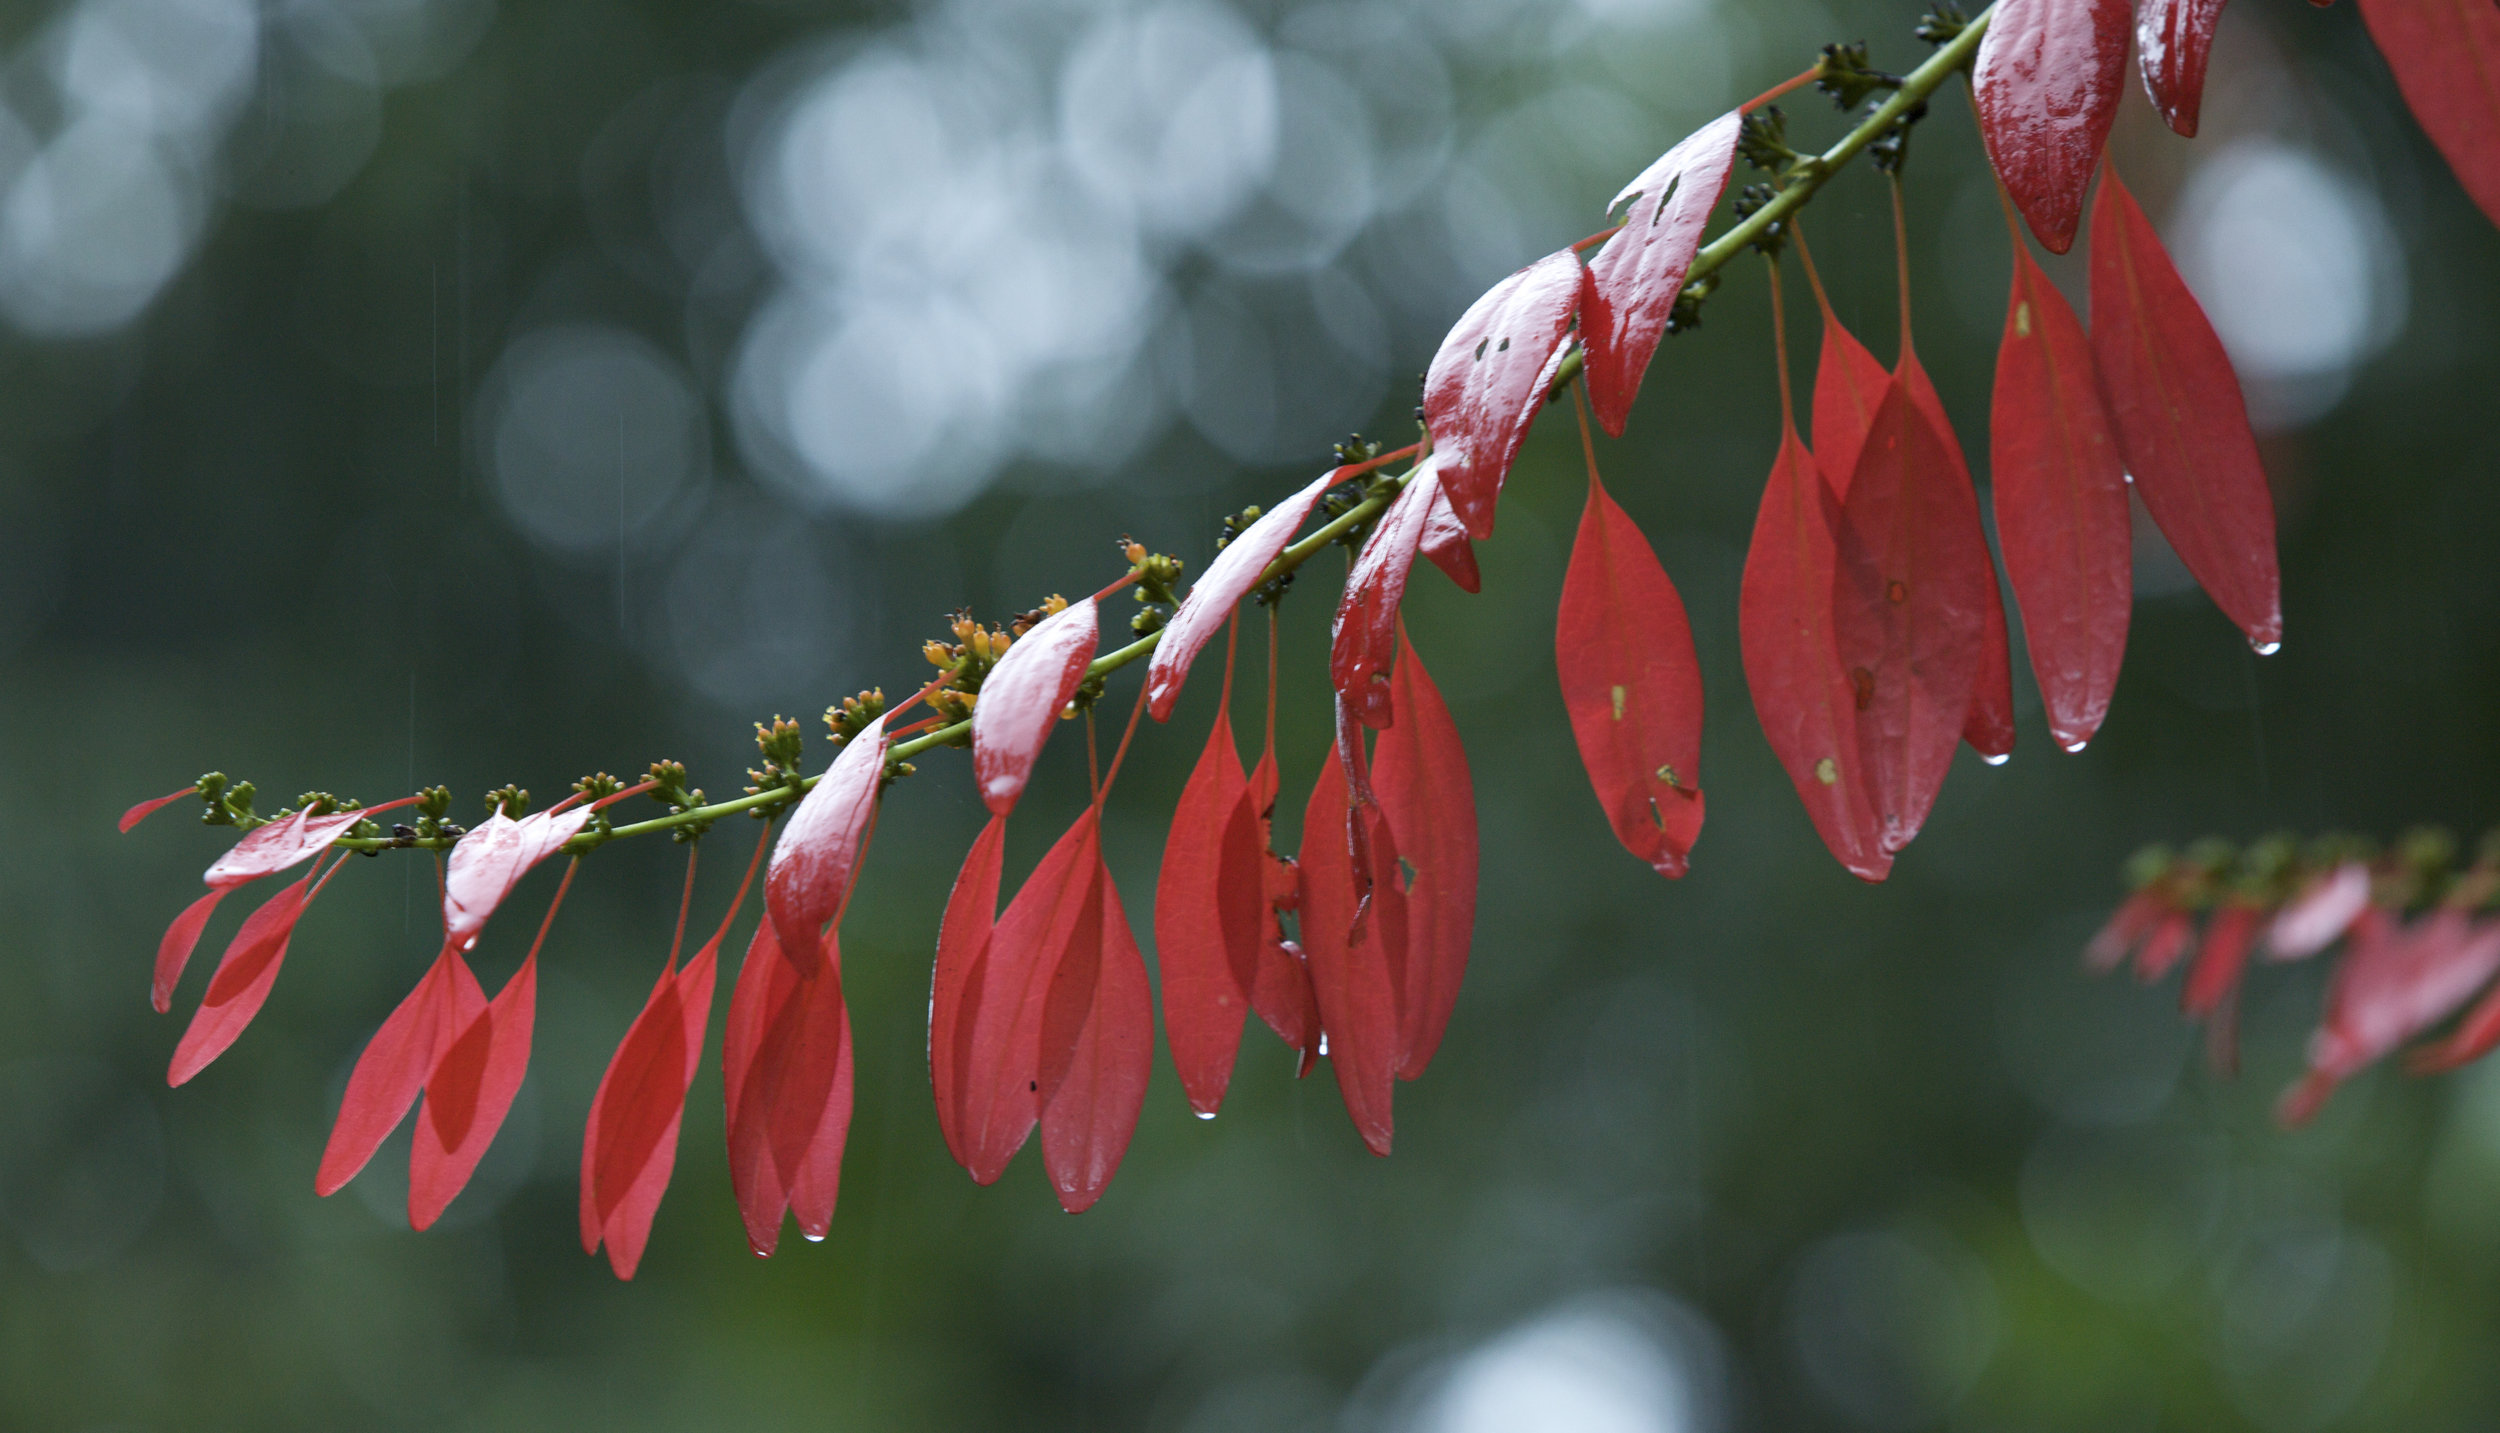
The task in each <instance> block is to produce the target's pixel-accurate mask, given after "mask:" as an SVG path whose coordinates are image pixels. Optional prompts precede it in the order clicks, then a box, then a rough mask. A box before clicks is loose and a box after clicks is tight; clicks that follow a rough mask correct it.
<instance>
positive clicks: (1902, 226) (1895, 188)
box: [1892, 173, 1910, 358]
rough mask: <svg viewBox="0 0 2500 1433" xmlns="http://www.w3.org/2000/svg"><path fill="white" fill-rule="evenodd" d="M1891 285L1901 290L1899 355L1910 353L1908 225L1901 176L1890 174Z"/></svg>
mask: <svg viewBox="0 0 2500 1433" xmlns="http://www.w3.org/2000/svg"><path fill="white" fill-rule="evenodd" d="M1892 269H1893V285H1894V287H1896V288H1898V289H1899V290H1900V291H1901V356H1902V357H1904V358H1907V357H1909V355H1910V225H1909V221H1908V219H1906V218H1904V217H1903V215H1902V212H1901V176H1900V175H1899V174H1897V173H1896V174H1894V175H1893V176H1892Z"/></svg>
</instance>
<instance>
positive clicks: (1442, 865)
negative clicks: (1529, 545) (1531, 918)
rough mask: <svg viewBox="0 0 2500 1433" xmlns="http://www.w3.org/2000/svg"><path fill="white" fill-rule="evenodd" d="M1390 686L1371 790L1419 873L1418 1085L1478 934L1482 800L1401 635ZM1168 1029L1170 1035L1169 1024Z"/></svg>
mask: <svg viewBox="0 0 2500 1433" xmlns="http://www.w3.org/2000/svg"><path fill="white" fill-rule="evenodd" d="M1394 687H1395V700H1396V702H1397V709H1398V723H1397V725H1395V726H1393V727H1391V728H1389V730H1388V731H1386V732H1384V733H1382V734H1381V737H1380V749H1379V751H1378V752H1376V753H1374V755H1375V758H1376V760H1375V761H1374V764H1373V767H1372V785H1373V788H1374V789H1375V790H1376V791H1378V792H1379V794H1380V809H1381V814H1382V815H1383V816H1384V817H1386V818H1387V820H1388V823H1389V832H1390V835H1391V836H1392V837H1393V838H1394V839H1395V840H1396V843H1397V849H1398V852H1399V854H1400V855H1401V856H1402V857H1403V858H1404V860H1405V864H1406V867H1407V868H1408V869H1410V870H1411V871H1412V872H1413V878H1412V879H1411V880H1409V881H1405V882H1402V883H1401V885H1400V889H1401V890H1402V891H1403V892H1404V894H1405V897H1406V939H1407V948H1406V961H1405V967H1404V968H1405V975H1406V985H1405V990H1404V992H1403V997H1404V998H1403V1000H1402V1001H1401V1004H1400V1008H1399V1018H1398V1049H1399V1054H1398V1076H1399V1078H1401V1079H1408V1080H1412V1079H1415V1078H1418V1077H1419V1076H1421V1075H1422V1074H1423V1072H1424V1067H1425V1066H1427V1065H1429V1064H1431V1063H1432V1056H1433V1052H1434V1051H1436V1050H1438V1049H1440V1048H1441V1032H1442V1031H1443V1030H1444V1029H1446V1028H1447V1027H1448V1026H1449V1023H1450V1011H1451V1009H1452V1007H1453V1006H1455V1005H1456V1004H1457V1003H1458V987H1459V982H1460V981H1462V980H1464V979H1465V978H1466V975H1467V947H1468V944H1469V942H1470V941H1471V940H1472V939H1473V937H1474V935H1475V927H1476V858H1477V846H1476V841H1477V837H1476V793H1475V787H1474V783H1473V782H1472V781H1471V780H1470V779H1469V777H1468V774H1467V750H1466V748H1465V747H1464V746H1462V745H1461V744H1460V742H1459V738H1458V726H1457V724H1456V723H1455V722H1453V721H1451V720H1450V709H1449V706H1448V705H1447V704H1446V703H1444V702H1443V701H1442V700H1441V692H1440V689H1439V688H1437V687H1435V686H1434V685H1433V684H1432V674H1431V673H1429V672H1427V671H1425V670H1424V663H1423V659H1422V658H1421V657H1418V656H1416V655H1415V649H1414V647H1413V646H1412V645H1410V644H1409V643H1408V642H1407V640H1406V634H1405V632H1404V631H1403V630H1401V631H1400V632H1399V633H1398V666H1397V677H1396V680H1395V683H1394ZM1167 978H1168V977H1167ZM1164 1025H1165V1027H1166V1028H1167V1029H1168V1028H1169V1027H1170V1025H1171V1021H1170V1019H1169V1018H1168V1017H1167V1018H1166V1019H1165V1021H1164Z"/></svg>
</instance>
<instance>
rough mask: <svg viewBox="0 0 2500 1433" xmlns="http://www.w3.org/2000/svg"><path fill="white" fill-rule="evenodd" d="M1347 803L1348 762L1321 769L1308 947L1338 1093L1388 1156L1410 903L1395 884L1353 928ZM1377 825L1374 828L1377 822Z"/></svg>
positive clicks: (1385, 838)
mask: <svg viewBox="0 0 2500 1433" xmlns="http://www.w3.org/2000/svg"><path fill="white" fill-rule="evenodd" d="M1347 795H1348V793H1347V788H1346V776H1345V771H1344V769H1343V763H1342V762H1339V761H1328V762H1323V763H1321V767H1320V774H1319V781H1318V782H1317V784H1315V785H1314V786H1313V787H1312V788H1311V799H1310V803H1309V805H1307V806H1306V807H1304V808H1303V813H1302V856H1301V861H1300V863H1299V864H1300V872H1301V886H1302V908H1301V914H1302V945H1303V949H1304V950H1305V951H1307V952H1308V959H1309V965H1310V972H1311V988H1312V991H1313V993H1314V994H1315V995H1316V996H1317V997H1318V1001H1319V1016H1320V1026H1321V1028H1322V1029H1324V1030H1325V1031H1326V1032H1327V1044H1328V1064H1329V1068H1331V1069H1332V1070H1334V1071H1335V1072H1336V1075H1337V1092H1338V1093H1339V1094H1340V1095H1342V1096H1343V1097H1344V1099H1345V1107H1346V1113H1347V1114H1349V1115H1351V1116H1353V1118H1354V1128H1355V1129H1356V1131H1357V1132H1359V1133H1360V1134H1361V1135H1362V1136H1363V1143H1364V1144H1366V1145H1368V1146H1369V1147H1370V1148H1371V1151H1372V1153H1374V1154H1378V1155H1384V1156H1385V1155H1387V1154H1388V1153H1389V1144H1390V1139H1391V1136H1392V1134H1393V1132H1394V1124H1395V1121H1394V1118H1393V1116H1392V1113H1391V1105H1392V1101H1393V1099H1394V1097H1395V1086H1396V1083H1397V1069H1398V1059H1399V1055H1400V1053H1401V1051H1400V1044H1399V1032H1398V976H1399V974H1400V973H1401V972H1399V971H1398V970H1396V969H1395V968H1394V965H1393V962H1396V963H1402V962H1403V960H1404V957H1405V953H1406V939H1407V933H1406V926H1405V912H1404V906H1405V898H1404V896H1403V895H1402V894H1401V893H1400V892H1399V891H1398V889H1397V887H1396V885H1395V883H1391V882H1384V883H1382V884H1381V885H1380V886H1379V887H1378V888H1377V889H1376V890H1375V891H1374V893H1373V911H1372V913H1371V916H1370V918H1369V919H1366V920H1364V921H1363V922H1362V923H1361V925H1360V926H1359V928H1358V926H1357V925H1356V921H1355V915H1356V911H1357V903H1358V896H1357V891H1356V881H1355V872H1354V866H1353V861H1352V850H1351V843H1349V842H1348V840H1347V839H1346V834H1345V833H1346V829H1347V821H1348V817H1349V815H1350V814H1351V811H1352V808H1351V807H1350V805H1349V803H1348V800H1347ZM1372 819H1373V820H1374V821H1375V822H1377V819H1378V818H1377V815H1376V814H1375V815H1374V816H1373V818H1372ZM1371 836H1372V841H1371V845H1372V846H1373V848H1374V849H1375V850H1379V849H1380V848H1382V847H1384V846H1387V845H1389V835H1388V832H1387V830H1386V829H1385V827H1383V828H1382V829H1380V830H1377V831H1375V832H1373V833H1371Z"/></svg>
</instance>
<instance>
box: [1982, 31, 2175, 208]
mask: <svg viewBox="0 0 2500 1433" xmlns="http://www.w3.org/2000/svg"><path fill="white" fill-rule="evenodd" d="M2133 12H2134V6H2133V4H2132V3H2131V0H2002V3H2000V4H1999V5H1998V6H1997V7H1996V11H1995V14H1994V17H1993V19H1991V21H1990V22H1989V25H1988V33H1987V34H1986V35H1985V36H1984V37H1982V38H1981V40H1980V42H1979V56H1978V63H1977V67H1976V69H1975V70H1974V72H1973V75H1972V80H1971V86H1972V98H1973V101H1974V103H1975V105H1976V106H1977V108H1978V111H1979V132H1980V137H1981V139H1982V140H1984V141H1985V142H1986V145H1987V150H1988V160H1989V162H1990V163H1991V164H1993V165H1995V166H1996V172H1997V177H1998V178H1999V179H2001V180H2003V181H2004V184H2005V188H2006V192H2007V193H2009V194H2011V195H2012V196H2013V197H2014V203H2015V206H2016V207H2017V208H2019V209H2021V210H2022V214H2023V218H2024V219H2025V220H2026V221H2028V222H2029V223H2030V225H2031V231H2032V232H2033V233H2034V234H2037V235H2038V236H2039V238H2040V242H2041V243H2042V244H2045V245H2047V246H2048V249H2049V251H2050V252H2051V253H2057V254H2062V253H2065V252H2066V251H2067V250H2068V249H2070V248H2072V247H2074V242H2075V228H2076V226H2077V224H2078V223H2079V222H2080V221H2081V219H2082V217H2083V194H2084V190H2085V188H2086V187H2087V186H2089V185H2090V183H2091V180H2092V169H2093V166H2094V165H2096V164H2098V163H2100V159H2101V147H2102V145H2103V144H2104V143H2105V142H2106V141H2107V140H2108V138H2109V127H2110V122H2111V121H2112V120H2114V119H2115V118H2116V117H2117V114H2118V97H2119V93H2120V91H2121V90H2122V89H2124V87H2125V85H2126V74H2127V36H2128V32H2129V30H2130V29H2131V28H2132V23H2131V22H2132V21H2133V19H2134V13H2133Z"/></svg>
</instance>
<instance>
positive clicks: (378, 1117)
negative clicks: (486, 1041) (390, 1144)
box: [313, 944, 486, 1197]
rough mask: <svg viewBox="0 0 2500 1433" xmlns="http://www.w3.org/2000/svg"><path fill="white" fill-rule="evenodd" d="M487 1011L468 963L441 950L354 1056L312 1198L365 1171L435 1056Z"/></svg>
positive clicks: (413, 1099) (422, 1084) (420, 1087)
mask: <svg viewBox="0 0 2500 1433" xmlns="http://www.w3.org/2000/svg"><path fill="white" fill-rule="evenodd" d="M485 1008H486V993H485V992H484V991H483V990H481V989H479V988H478V983H477V977H476V976H475V975H473V974H471V973H470V971H469V966H468V962H466V961H464V960H462V959H461V958H460V955H459V952H457V951H455V950H453V949H452V948H451V947H450V946H449V945H448V944H447V945H445V946H444V948H443V952H442V954H441V955H438V956H436V957H435V959H434V964H433V965H431V966H429V967H427V969H426V972H425V975H424V978H422V979H420V980H419V981H418V982H417V988H416V989H414V990H411V991H409V992H408V996H407V998H406V999H404V1000H402V1001H400V1002H399V1005H398V1007H397V1008H396V1009H394V1010H392V1011H391V1013H390V1017H389V1018H388V1019H386V1020H384V1021H383V1022H382V1028H381V1029H379V1030H376V1031H375V1032H374V1033H373V1039H372V1040H371V1041H369V1042H367V1044H366V1045H365V1052H364V1054H362V1055H361V1056H358V1057H357V1060H356V1068H355V1070H354V1072H353V1073H351V1074H350V1075H349V1076H348V1077H347V1094H346V1097H345V1098H344V1099H342V1100H340V1101H339V1113H338V1120H337V1122H336V1123H335V1124H333V1125H332V1126H331V1127H330V1142H329V1144H328V1146H327V1147H326V1148H324V1149H323V1150H322V1152H321V1168H320V1170H319V1172H318V1173H316V1174H315V1175H314V1176H313V1192H315V1193H316V1194H320V1195H322V1196H324V1197H327V1196H329V1195H332V1194H335V1193H337V1192H338V1191H339V1190H340V1189H342V1188H344V1187H346V1184H347V1181H349V1180H351V1179H354V1178H355V1177H356V1175H357V1174H358V1173H359V1172H360V1171H362V1170H363V1169H364V1167H365V1164H366V1162H367V1161H369V1160H371V1159H372V1158H373V1152H374V1151H375V1150H377V1149H379V1148H381V1147H382V1141H383V1140H384V1139H386V1138H388V1137H389V1135H390V1132H391V1131H392V1130H393V1129H396V1128H398V1126H399V1122H400V1121H401V1120H402V1119H404V1118H406V1117H407V1114H408V1107H409V1106H410V1105H413V1104H415V1103H416V1102H417V1095H418V1093H419V1092H420V1091H422V1090H423V1089H424V1088H425V1077H426V1075H427V1074H428V1073H429V1072H431V1071H432V1070H433V1068H434V1057H435V1054H436V1052H438V1051H439V1050H441V1049H442V1047H443V1045H444V1044H445V1043H446V1042H447V1041H448V1040H449V1039H450V1038H451V1033H452V1032H456V1031H457V1030H459V1029H461V1028H464V1027H465V1025H466V1023H467V1019H468V1018H473V1017H474V1016H475V1015H476V1013H477V1012H478V1011H481V1010H483V1009H485Z"/></svg>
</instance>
